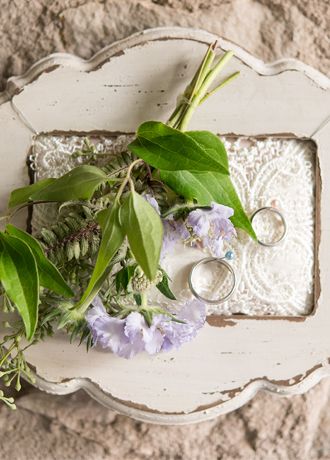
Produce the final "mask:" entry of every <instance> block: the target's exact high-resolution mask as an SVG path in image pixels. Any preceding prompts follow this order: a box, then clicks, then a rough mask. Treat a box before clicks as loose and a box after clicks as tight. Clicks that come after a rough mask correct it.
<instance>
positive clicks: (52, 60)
mask: <svg viewBox="0 0 330 460" xmlns="http://www.w3.org/2000/svg"><path fill="white" fill-rule="evenodd" d="M171 39H187V40H193V41H198V42H201V43H206V44H209V43H212V42H214V41H217V42H218V43H219V45H220V47H221V48H222V49H223V50H232V51H234V53H235V56H236V57H237V58H238V59H239V60H241V61H242V62H243V63H245V64H246V65H248V66H249V67H252V68H253V69H254V71H255V72H257V73H259V74H260V75H265V76H271V75H278V74H280V73H282V72H289V71H298V72H302V73H304V74H305V75H306V76H307V77H308V78H310V79H311V80H312V81H314V82H315V83H316V84H317V85H318V86H319V87H321V88H323V89H328V88H330V79H329V78H328V77H327V76H326V75H324V74H322V73H321V72H319V71H318V70H316V69H314V68H313V67H311V66H309V65H307V64H304V63H303V62H301V61H298V60H297V59H280V60H277V61H274V62H272V63H265V62H263V61H262V60H261V59H257V58H256V57H254V56H253V55H252V54H250V53H249V52H247V51H245V50H244V49H242V48H241V47H239V46H238V45H236V44H234V43H232V42H230V41H227V40H225V39H223V38H220V37H218V36H216V35H214V34H211V33H209V32H206V31H204V30H200V29H188V28H182V27H159V28H155V29H148V30H145V31H143V32H138V33H136V34H133V35H131V36H130V37H128V38H125V39H123V40H120V41H117V42H115V43H113V44H111V45H108V46H106V47H105V48H103V49H102V50H100V51H99V52H98V53H96V54H95V55H94V56H93V57H92V58H90V59H88V60H85V59H82V58H80V57H78V56H75V55H72V54H69V53H53V54H50V55H49V56H47V57H45V58H43V59H40V60H39V61H38V62H36V63H35V64H34V65H32V66H31V67H30V68H29V69H28V70H27V71H26V72H25V73H24V74H23V75H20V76H15V77H11V78H9V79H8V80H7V85H6V89H5V91H4V92H3V93H0V104H1V103H3V102H5V101H7V100H9V99H11V97H12V96H13V95H15V94H17V92H19V91H20V90H21V89H22V88H23V87H24V86H26V85H28V84H30V83H31V82H32V81H33V80H35V79H37V78H38V77H39V76H40V75H41V74H42V73H45V72H51V71H53V70H54V69H56V68H57V67H58V66H64V67H65V66H68V67H71V68H75V69H78V70H80V71H85V72H92V71H95V70H97V69H99V68H100V67H102V65H103V64H104V63H105V62H107V61H108V60H109V59H110V58H112V57H114V56H118V55H120V54H122V53H124V52H125V49H127V48H132V47H134V46H141V45H144V44H145V43H147V42H150V41H155V40H171Z"/></svg>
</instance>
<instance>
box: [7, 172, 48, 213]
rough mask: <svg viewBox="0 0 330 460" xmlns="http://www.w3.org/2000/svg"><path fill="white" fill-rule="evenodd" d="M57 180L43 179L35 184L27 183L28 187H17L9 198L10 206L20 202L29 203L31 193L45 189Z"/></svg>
mask: <svg viewBox="0 0 330 460" xmlns="http://www.w3.org/2000/svg"><path fill="white" fill-rule="evenodd" d="M55 181H56V179H51V178H49V179H42V180H39V181H38V182H36V183H35V184H31V185H27V186H26V187H21V188H17V189H16V190H13V191H12V192H11V194H10V198H9V203H8V206H9V208H14V207H15V206H18V205H19V204H24V203H27V202H28V201H30V198H31V195H33V193H36V192H38V191H41V190H43V189H44V188H46V187H47V186H48V185H50V184H52V183H53V182H55Z"/></svg>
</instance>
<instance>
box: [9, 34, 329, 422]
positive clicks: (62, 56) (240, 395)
mask: <svg viewBox="0 0 330 460" xmlns="http://www.w3.org/2000/svg"><path fill="white" fill-rule="evenodd" d="M172 39H187V40H192V41H197V42H201V43H205V44H209V43H211V42H213V41H216V40H217V41H218V43H219V45H220V47H221V48H222V49H223V50H229V49H230V50H233V51H234V53H235V56H236V57H237V58H238V59H239V60H241V61H242V62H243V63H244V64H246V65H247V66H249V67H251V68H252V69H253V70H254V71H255V72H257V73H258V74H259V75H263V76H273V75H278V74H280V73H282V72H289V71H297V72H300V73H303V74H305V75H306V76H307V77H308V78H309V79H310V80H312V81H313V82H314V83H315V84H316V85H317V86H318V87H320V88H322V89H329V88H330V79H329V78H328V77H327V76H326V75H324V74H322V73H321V72H319V71H317V70H316V69H314V68H312V67H310V66H308V65H306V64H304V63H302V62H300V61H298V60H296V59H281V60H278V61H275V62H273V63H264V62H263V61H261V60H260V59H257V58H255V57H254V56H252V55H251V54H250V53H248V52H247V51H245V50H243V49H242V48H240V47H238V46H237V45H236V44H234V43H232V42H229V41H227V40H225V39H222V38H219V37H218V36H216V35H214V34H211V33H209V32H206V31H203V30H195V29H187V28H180V27H170V28H167V27H165V28H155V29H149V30H146V31H144V32H139V33H136V34H134V35H132V36H130V37H128V38H125V39H123V40H120V41H118V42H115V43H114V44H111V45H109V46H107V47H105V48H103V49H102V50H101V51H100V52H98V53H97V54H95V55H94V56H93V57H92V58H91V59H89V60H84V59H81V58H79V57H77V56H74V55H71V54H67V53H54V54H51V55H49V56H48V57H45V58H43V59H41V60H40V61H38V62H36V63H35V64H34V65H33V66H32V67H31V68H30V69H29V70H28V71H27V72H25V73H24V74H23V75H21V76H15V77H11V78H9V79H8V81H7V85H6V89H5V91H4V92H2V93H0V104H2V103H4V102H7V101H8V100H11V99H12V97H13V96H14V95H15V94H17V93H19V92H20V91H21V90H22V89H23V88H24V87H25V86H26V85H29V84H30V83H32V82H33V81H34V80H36V79H37V78H38V77H39V76H40V75H42V74H43V73H46V72H51V71H53V70H54V69H56V68H57V67H59V66H63V67H71V68H75V69H78V70H79V71H85V72H92V71H95V70H97V69H99V68H100V67H102V65H103V64H105V63H106V62H108V61H109V59H111V58H112V57H115V56H118V55H121V54H123V53H125V49H127V48H132V47H135V46H143V45H144V44H146V43H147V42H150V41H156V40H172ZM329 375H330V368H329V366H321V365H320V366H316V367H315V368H313V369H310V370H309V371H307V372H306V373H305V374H304V375H302V376H297V378H294V379H293V383H292V384H288V382H271V381H269V380H267V379H266V378H264V379H263V378H261V379H255V380H252V381H250V382H248V383H247V384H246V385H245V386H244V387H241V388H237V389H236V390H232V391H231V394H228V400H225V401H224V400H221V401H217V402H215V403H214V404H212V406H210V407H201V408H198V409H196V410H195V411H193V412H191V413H160V412H156V411H154V410H151V409H149V408H148V407H146V406H143V407H142V406H139V405H136V404H134V403H130V402H129V401H121V400H119V399H117V398H116V397H114V396H112V395H111V394H109V393H106V392H104V391H103V390H102V389H101V388H100V387H99V386H98V385H97V384H96V383H94V382H92V381H90V380H89V379H86V378H74V379H69V380H66V381H63V382H60V383H58V382H50V381H47V380H45V379H43V378H41V377H39V376H38V375H36V374H35V379H36V381H35V386H36V387H38V388H40V389H41V390H43V391H45V392H48V393H51V394H57V395H65V394H70V393H74V392H76V391H78V390H80V389H83V390H84V391H85V392H87V393H88V394H89V395H90V396H92V397H93V398H95V399H96V400H97V401H98V402H100V403H101V404H103V405H104V406H106V407H108V408H109V409H111V410H114V411H116V412H118V413H120V414H124V415H127V416H130V417H133V418H135V419H137V420H141V421H144V422H149V423H159V424H164V425H172V424H174V423H175V424H178V425H184V424H187V423H196V422H200V421H205V420H209V419H212V418H214V417H216V416H218V415H221V414H226V413H228V412H231V411H233V410H235V409H238V408H239V407H241V406H242V405H244V404H246V403H247V402H248V401H250V400H251V399H252V398H253V397H254V396H255V395H256V394H257V393H258V391H260V390H265V391H269V392H272V393H275V394H278V395H282V396H290V395H296V394H301V393H304V392H306V391H308V390H309V389H310V388H312V387H313V386H314V385H316V384H317V383H318V382H319V381H320V380H321V379H322V378H323V377H325V376H329ZM232 393H234V394H232ZM224 394H225V393H223V395H224Z"/></svg>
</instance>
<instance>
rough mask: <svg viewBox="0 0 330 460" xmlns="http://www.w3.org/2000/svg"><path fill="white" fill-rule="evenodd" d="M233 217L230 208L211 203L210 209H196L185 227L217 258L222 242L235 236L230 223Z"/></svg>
mask: <svg viewBox="0 0 330 460" xmlns="http://www.w3.org/2000/svg"><path fill="white" fill-rule="evenodd" d="M233 215H234V211H233V209H232V208H229V207H228V206H224V205H222V204H217V203H211V209H210V210H206V209H196V210H195V211H192V212H191V213H190V214H189V216H188V218H187V225H188V226H189V227H191V228H192V230H193V232H194V234H195V235H196V236H198V237H199V238H200V240H201V241H202V244H203V246H204V247H208V248H209V249H210V250H211V252H212V253H213V254H214V255H216V256H217V257H221V256H222V252H223V241H224V240H230V239H231V238H232V237H233V236H236V230H235V227H234V226H233V224H232V222H231V221H230V217H232V216H233Z"/></svg>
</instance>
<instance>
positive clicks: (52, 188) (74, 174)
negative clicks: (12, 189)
mask: <svg viewBox="0 0 330 460" xmlns="http://www.w3.org/2000/svg"><path fill="white" fill-rule="evenodd" d="M106 180H107V175H106V173H105V172H104V171H102V170H101V169H99V168H97V167H96V166H90V165H82V166H77V167H76V168H74V169H72V170H71V171H69V172H68V173H66V174H64V176H62V177H60V178H59V179H56V180H55V181H54V182H52V183H51V184H49V185H48V186H47V187H44V188H42V189H41V190H38V191H36V192H35V193H32V194H31V196H30V198H31V199H32V200H34V201H38V200H46V201H57V202H62V201H71V200H89V199H90V198H91V197H92V196H93V194H94V192H95V190H96V188H97V187H99V185H101V184H102V183H103V182H105V181H106Z"/></svg>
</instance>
